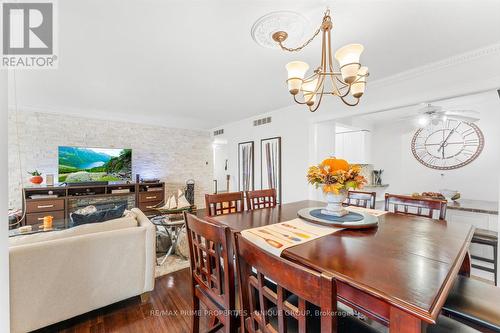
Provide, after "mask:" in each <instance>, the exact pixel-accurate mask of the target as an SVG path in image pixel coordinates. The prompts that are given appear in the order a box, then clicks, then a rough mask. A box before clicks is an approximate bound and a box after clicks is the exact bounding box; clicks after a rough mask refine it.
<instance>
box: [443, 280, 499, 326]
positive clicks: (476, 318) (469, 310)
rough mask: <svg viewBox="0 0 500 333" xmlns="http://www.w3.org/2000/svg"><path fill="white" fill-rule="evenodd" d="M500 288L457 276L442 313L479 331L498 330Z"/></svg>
mask: <svg viewBox="0 0 500 333" xmlns="http://www.w3.org/2000/svg"><path fill="white" fill-rule="evenodd" d="M499 300H500V288H497V287H495V286H492V285H489V284H487V283H484V282H482V281H477V280H475V279H471V278H469V277H465V276H460V275H459V276H458V277H457V279H456V281H455V284H454V285H453V288H452V289H451V290H450V293H449V294H448V298H447V299H446V302H445V303H444V305H443V310H442V313H443V314H444V315H445V316H447V317H450V318H453V319H456V320H459V321H461V322H463V323H465V324H467V325H469V326H471V327H473V328H475V329H478V330H479V331H481V332H500V302H499Z"/></svg>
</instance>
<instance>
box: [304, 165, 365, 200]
mask: <svg viewBox="0 0 500 333" xmlns="http://www.w3.org/2000/svg"><path fill="white" fill-rule="evenodd" d="M360 172H361V167H360V166H359V165H356V164H349V163H348V162H347V161H346V160H343V159H337V158H335V157H331V158H327V159H325V160H324V161H323V162H321V163H320V164H319V165H314V166H311V167H309V170H308V171H307V181H308V182H309V183H310V184H313V185H314V186H316V188H318V187H319V186H323V192H324V193H333V194H339V193H340V192H341V191H343V190H349V189H360V188H362V187H363V185H365V184H366V183H367V181H366V178H365V177H363V176H362V175H360Z"/></svg>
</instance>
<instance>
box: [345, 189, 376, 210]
mask: <svg viewBox="0 0 500 333" xmlns="http://www.w3.org/2000/svg"><path fill="white" fill-rule="evenodd" d="M376 198H377V193H375V192H362V191H349V193H348V194H347V200H346V202H345V204H347V205H349V206H357V207H364V208H371V209H375V200H376Z"/></svg>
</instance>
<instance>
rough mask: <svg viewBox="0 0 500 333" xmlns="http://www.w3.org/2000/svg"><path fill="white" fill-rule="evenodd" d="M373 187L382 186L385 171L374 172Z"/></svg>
mask: <svg viewBox="0 0 500 333" xmlns="http://www.w3.org/2000/svg"><path fill="white" fill-rule="evenodd" d="M372 172H373V185H382V173H383V172H384V170H382V169H380V170H373V171H372Z"/></svg>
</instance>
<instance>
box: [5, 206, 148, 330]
mask: <svg viewBox="0 0 500 333" xmlns="http://www.w3.org/2000/svg"><path fill="white" fill-rule="evenodd" d="M9 242H10V244H9V252H10V301H11V304H10V320H11V332H14V333H17V332H29V331H32V330H35V329H38V328H41V327H45V326H48V325H51V324H54V323H57V322H59V321H62V320H65V319H68V318H71V317H74V316H77V315H80V314H83V313H85V312H88V311H91V310H94V309H98V308H101V307H103V306H106V305H109V304H112V303H115V302H118V301H121V300H124V299H127V298H130V297H133V296H137V295H141V294H143V293H146V292H149V291H151V290H153V288H154V269H155V228H154V225H153V224H152V223H151V221H149V219H148V218H147V217H146V216H145V215H144V214H143V213H142V212H141V211H140V210H139V209H133V210H132V211H131V212H128V213H127V214H126V215H125V216H124V217H121V218H119V219H115V220H111V221H106V222H102V223H94V224H86V225H81V226H78V227H75V228H71V229H67V230H63V231H57V232H49V233H38V234H33V235H25V236H17V237H12V238H10V239H9Z"/></svg>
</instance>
